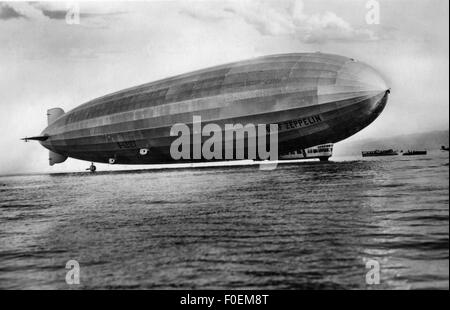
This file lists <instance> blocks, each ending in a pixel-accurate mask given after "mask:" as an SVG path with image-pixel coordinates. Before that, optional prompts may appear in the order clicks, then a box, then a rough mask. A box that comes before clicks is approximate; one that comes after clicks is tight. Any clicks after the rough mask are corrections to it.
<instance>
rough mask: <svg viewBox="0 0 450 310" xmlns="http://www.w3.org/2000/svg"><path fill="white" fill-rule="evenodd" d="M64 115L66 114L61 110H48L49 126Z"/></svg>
mask: <svg viewBox="0 0 450 310" xmlns="http://www.w3.org/2000/svg"><path fill="white" fill-rule="evenodd" d="M64 113H65V112H64V110H63V109H61V108H53V109H48V110H47V125H50V124H52V123H53V122H54V121H56V120H57V119H58V118H59V117H60V116H62V115H63V114H64Z"/></svg>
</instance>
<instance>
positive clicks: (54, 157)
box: [48, 151, 67, 166]
mask: <svg viewBox="0 0 450 310" xmlns="http://www.w3.org/2000/svg"><path fill="white" fill-rule="evenodd" d="M66 159H67V156H64V155H61V154H58V153H55V152H52V151H48V163H49V164H50V166H53V165H54V164H59V163H62V162H64V161H65V160H66Z"/></svg>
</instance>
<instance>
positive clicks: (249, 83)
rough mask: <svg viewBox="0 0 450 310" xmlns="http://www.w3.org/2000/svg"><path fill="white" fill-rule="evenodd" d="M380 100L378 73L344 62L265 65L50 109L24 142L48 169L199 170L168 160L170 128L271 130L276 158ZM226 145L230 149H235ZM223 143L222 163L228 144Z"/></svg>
mask: <svg viewBox="0 0 450 310" xmlns="http://www.w3.org/2000/svg"><path fill="white" fill-rule="evenodd" d="M389 92H390V91H389V88H388V86H387V85H386V83H385V81H384V79H383V78H382V77H381V76H380V74H379V73H378V72H376V71H375V70H374V69H373V68H371V67H370V66H369V65H367V64H364V63H362V62H359V61H356V60H354V59H351V58H347V57H343V56H338V55H331V54H323V53H295V54H281V55H270V56H263V57H259V58H255V59H250V60H246V61H240V62H235V63H231V64H225V65H221V66H216V67H212V68H208V69H204V70H200V71H195V72H192V73H186V74H183V75H179V76H175V77H171V78H167V79H163V80H160V81H156V82H151V83H147V84H144V85H140V86H136V87H133V88H129V89H125V90H122V91H118V92H115V93H112V94H109V95H106V96H103V97H100V98H97V99H94V100H91V101H89V102H87V103H84V104H82V105H80V106H78V107H77V108H75V109H73V110H71V111H69V112H67V113H64V111H63V110H62V109H61V108H54V109H50V110H48V113H47V114H48V127H47V128H45V129H44V131H43V132H42V133H41V135H40V136H37V137H30V138H26V139H27V140H38V141H39V142H40V143H41V144H42V145H43V146H44V147H46V148H47V149H49V150H50V157H49V161H50V165H53V164H56V163H60V162H63V161H64V160H65V159H66V158H68V157H72V158H76V159H80V160H86V161H90V162H101V163H114V164H162V163H176V162H183V161H207V159H205V158H203V157H202V158H200V159H195V160H194V159H192V157H191V158H190V159H189V160H186V159H181V160H175V159H174V158H173V157H172V156H171V154H170V146H171V144H172V143H173V141H174V140H175V139H176V138H177V137H175V136H171V135H170V130H171V128H172V126H174V125H175V124H180V123H181V124H186V125H187V126H188V127H189V128H191V129H192V128H193V119H194V117H195V116H197V117H200V118H201V120H202V124H203V125H208V124H217V125H218V126H219V127H220V128H221V129H222V130H224V129H225V126H226V125H227V124H243V125H245V124H255V125H256V124H266V125H269V124H276V125H277V128H278V152H279V154H280V156H283V155H286V154H289V153H292V152H294V151H295V150H298V149H307V148H309V147H313V146H316V145H321V144H329V143H336V142H339V141H341V140H343V139H345V138H347V137H349V136H351V135H353V134H355V133H357V132H358V131H360V130H361V129H363V128H364V127H366V126H368V125H369V124H370V123H371V122H373V121H374V120H375V119H376V118H377V117H378V115H379V114H380V113H381V112H382V110H383V109H384V107H385V105H386V103H387V100H388V96H389ZM249 138H250V136H247V139H249ZM206 139H207V137H202V138H201V141H200V143H203V142H204V141H205V140H206ZM232 139H233V141H231V142H232V143H231V145H235V144H237V143H239V142H242V141H238V140H239V139H240V137H236V136H232ZM244 140H246V139H245V138H244ZM246 141H247V140H246ZM246 141H244V145H245V148H247V147H248V143H247V142H246ZM222 142H223V147H222V152H223V153H224V154H225V153H226V152H227V149H226V148H227V147H229V145H230V144H229V143H228V144H227V141H226V139H225V138H224V139H223V141H222ZM228 142H230V141H228ZM194 148H195V145H192V147H191V149H194ZM224 158H225V156H223V157H222V158H215V160H218V159H224ZM213 160H214V159H213Z"/></svg>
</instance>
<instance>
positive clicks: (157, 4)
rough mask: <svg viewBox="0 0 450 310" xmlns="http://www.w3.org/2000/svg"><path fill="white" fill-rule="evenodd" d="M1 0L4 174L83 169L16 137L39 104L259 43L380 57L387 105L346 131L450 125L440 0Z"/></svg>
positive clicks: (31, 122) (203, 63) (33, 130)
mask: <svg viewBox="0 0 450 310" xmlns="http://www.w3.org/2000/svg"><path fill="white" fill-rule="evenodd" d="M367 2H368V1H367V0H319V1H318V0H303V1H301V0H297V1H296V0H289V1H279V0H277V1H256V0H255V1H242V0H237V1H227V2H226V1H147V2H78V4H79V8H80V13H81V14H80V24H68V23H66V11H67V7H68V4H67V3H65V2H57V3H56V2H32V3H30V2H28V3H25V2H0V55H1V58H0V94H1V97H0V106H1V110H0V111H1V112H0V129H1V131H0V134H1V138H0V142H1V144H0V145H1V150H2V152H1V153H0V174H2V173H14V172H33V171H68V170H75V171H76V170H81V169H83V168H85V167H87V165H88V163H85V162H80V161H77V160H73V159H68V160H67V161H66V162H65V163H64V164H61V165H57V166H53V167H48V161H47V158H48V154H47V150H46V149H44V148H43V147H41V146H40V145H39V144H38V143H31V142H30V143H24V142H22V141H20V140H19V139H20V138H21V137H24V136H30V135H37V134H39V133H41V131H42V130H43V129H44V128H45V127H46V123H47V121H46V111H47V109H48V108H52V107H62V108H63V109H64V110H65V111H69V110H71V109H72V108H74V107H76V106H78V105H79V104H81V103H83V102H85V101H87V100H90V99H93V98H95V97H98V96H101V95H104V94H106V93H109V92H112V91H117V90H120V89H122V88H125V87H130V86H134V85H137V84H141V83H146V82H150V81H153V80H156V79H159V78H164V77H168V76H171V75H175V74H179V73H183V72H187V71H191V70H194V69H200V68H204V67H208V66H212V65H217V64H222V63H226V62H231V61H236V60H242V59H246V58H251V57H255V56H260V55H266V54H275V53H288V52H311V51H321V52H327V53H334V54H341V55H345V56H349V57H353V58H356V59H358V60H361V61H364V62H367V63H369V64H371V65H372V66H373V67H375V68H377V69H378V71H380V72H381V73H382V74H383V75H384V76H385V77H386V78H387V79H388V81H389V85H390V87H391V88H392V92H391V96H390V99H389V102H388V105H387V107H386V109H385V111H384V112H383V113H382V115H381V116H380V117H379V118H378V119H377V120H376V121H375V122H374V123H373V124H372V125H371V126H369V127H367V128H366V129H364V130H363V131H361V132H360V133H358V134H357V135H355V136H353V137H352V138H351V139H362V138H379V137H385V136H393V135H399V134H407V133H413V132H422V131H429V130H442V129H448V127H449V118H448V114H449V87H448V83H449V47H448V45H449V41H448V39H449V33H448V23H449V5H448V1H447V0H402V1H400V0H385V1H383V0H379V1H378V2H379V4H380V23H379V24H371V25H369V24H367V22H366V14H367V12H368V9H367V8H366V4H367Z"/></svg>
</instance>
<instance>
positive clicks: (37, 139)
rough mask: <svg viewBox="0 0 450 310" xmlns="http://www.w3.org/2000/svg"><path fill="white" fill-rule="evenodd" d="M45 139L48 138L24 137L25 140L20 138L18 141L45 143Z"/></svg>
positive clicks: (44, 136)
mask: <svg viewBox="0 0 450 310" xmlns="http://www.w3.org/2000/svg"><path fill="white" fill-rule="evenodd" d="M47 139H48V136H46V135H43V136H34V137H25V138H22V139H20V140H23V141H25V142H28V141H29V140H36V141H45V140H47Z"/></svg>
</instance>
